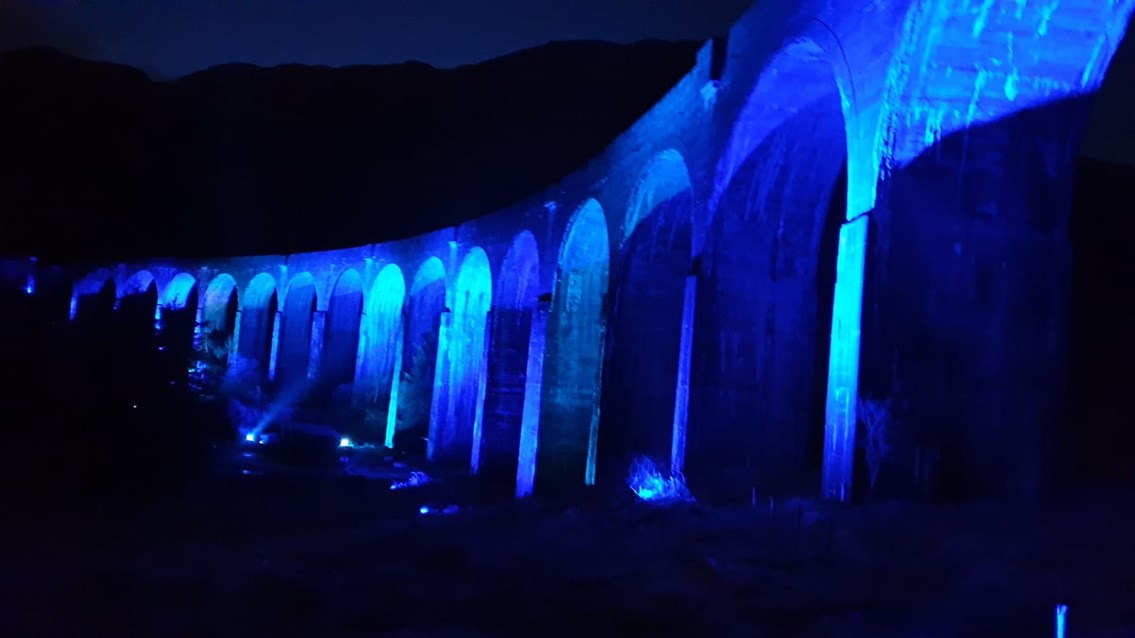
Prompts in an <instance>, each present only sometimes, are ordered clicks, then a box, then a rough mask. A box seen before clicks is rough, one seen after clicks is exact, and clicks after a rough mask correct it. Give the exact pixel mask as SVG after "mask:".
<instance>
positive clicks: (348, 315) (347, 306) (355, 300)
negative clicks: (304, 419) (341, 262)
mask: <svg viewBox="0 0 1135 638" xmlns="http://www.w3.org/2000/svg"><path fill="white" fill-rule="evenodd" d="M362 317H363V278H362V276H361V275H359V272H358V271H357V270H355V269H354V268H348V269H347V270H344V271H343V272H342V274H340V275H339V278H338V279H336V281H335V287H334V288H333V289H332V290H331V297H330V298H329V299H328V300H327V315H326V318H325V321H324V323H323V349H322V351H321V352H320V363H319V373H318V377H319V385H320V394H321V395H322V398H323V399H325V400H326V399H328V398H331V397H332V396H334V397H339V398H347V397H349V396H350V393H349V392H340V391H338V388H340V387H344V386H347V387H349V386H350V385H351V384H353V383H354V381H355V372H356V364H357V362H358V354H359V333H360V326H361V324H362Z"/></svg>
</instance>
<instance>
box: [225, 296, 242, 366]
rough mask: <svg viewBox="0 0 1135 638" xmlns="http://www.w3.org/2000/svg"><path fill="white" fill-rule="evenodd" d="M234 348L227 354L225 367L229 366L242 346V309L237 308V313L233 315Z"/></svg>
mask: <svg viewBox="0 0 1135 638" xmlns="http://www.w3.org/2000/svg"><path fill="white" fill-rule="evenodd" d="M233 317H234V318H233V339H232V342H233V347H232V349H231V350H227V351H226V352H225V365H226V366H227V365H228V364H229V359H231V358H232V356H233V355H234V354H236V352H237V350H238V349H239V344H240V324H241V321H240V319H241V308H240V307H237V309H236V313H235V314H234V315H233Z"/></svg>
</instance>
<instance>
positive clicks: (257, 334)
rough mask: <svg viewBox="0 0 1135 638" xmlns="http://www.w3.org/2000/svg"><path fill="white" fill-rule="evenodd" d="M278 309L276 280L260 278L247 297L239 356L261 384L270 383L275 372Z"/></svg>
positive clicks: (245, 296)
mask: <svg viewBox="0 0 1135 638" xmlns="http://www.w3.org/2000/svg"><path fill="white" fill-rule="evenodd" d="M276 309H277V296H276V280H275V279H273V278H272V275H269V274H268V273H260V274H259V275H256V276H255V277H253V278H252V281H250V282H249V283H248V288H246V289H245V293H244V303H243V304H242V306H241V310H240V335H239V337H238V340H239V343H238V345H237V352H238V353H239V354H240V356H241V357H242V358H243V359H244V360H245V361H246V362H247V363H248V365H249V366H253V367H254V369H255V370H256V374H257V376H258V377H259V378H260V380H261V382H263V381H266V380H267V379H268V377H269V376H270V372H271V369H272V363H273V362H272V345H273V340H274V339H273V333H274V332H275V330H274V324H275V321H276Z"/></svg>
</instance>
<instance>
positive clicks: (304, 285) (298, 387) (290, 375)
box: [276, 272, 317, 394]
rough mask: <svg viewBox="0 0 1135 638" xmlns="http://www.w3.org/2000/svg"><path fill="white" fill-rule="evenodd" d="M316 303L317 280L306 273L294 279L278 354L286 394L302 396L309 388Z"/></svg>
mask: <svg viewBox="0 0 1135 638" xmlns="http://www.w3.org/2000/svg"><path fill="white" fill-rule="evenodd" d="M316 302H317V296H316V290H315V279H314V278H313V277H312V276H311V273H306V272H304V273H300V274H298V275H296V276H295V277H293V278H292V281H291V283H289V284H288V289H287V292H286V293H285V294H284V309H283V313H282V314H283V316H282V317H281V318H280V319H281V320H280V340H279V352H278V353H277V354H276V381H277V383H278V385H279V387H280V388H281V389H282V391H283V392H284V393H289V392H295V393H297V394H300V393H302V392H303V391H304V390H305V389H306V387H307V384H308V372H309V370H310V369H311V352H312V344H311V336H312V321H313V320H314V318H315V309H316Z"/></svg>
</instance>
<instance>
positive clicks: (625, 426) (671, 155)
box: [599, 149, 694, 478]
mask: <svg viewBox="0 0 1135 638" xmlns="http://www.w3.org/2000/svg"><path fill="white" fill-rule="evenodd" d="M627 207H628V209H627V213H626V215H627V219H628V220H633V223H628V228H629V229H633V230H631V232H630V233H629V234H628V235H627V236H626V237H625V238H624V240H623V242H622V246H621V247H620V251H619V254H618V255H617V256H616V257H615V259H614V262H615V263H614V264H613V272H612V275H611V279H612V291H611V294H612V297H613V303H612V305H611V309H610V312H611V316H610V317H609V319H608V325H609V330H608V333H607V339H606V343H605V346H606V362H605V364H604V366H603V399H602V417H601V432H602V434H601V436H600V437H599V457H600V463H602V464H603V466H604V467H605V468H606V467H608V466H609V467H610V472H611V473H613V474H614V475H615V476H618V477H620V478H621V475H622V472H624V471H625V470H626V467H627V464H628V463H629V461H630V460H631V457H633V456H637V455H645V456H647V457H649V458H651V459H652V460H653V461H654V462H655V463H657V464H659V465H660V466H662V467H666V466H670V465H672V466H674V468H675V469H677V470H679V471H680V470H681V463H682V461H681V458H679V457H681V456H682V454H681V451H682V450H684V449H685V441H684V438H685V429H686V428H685V420H684V417H685V415H686V410H685V406H684V405H683V406H682V407H681V409H679V410H677V417H678V422H677V423H676V422H675V415H676V411H675V407H676V405H677V404H676V401H677V399H678V385H679V380H680V378H681V380H682V381H683V382H685V383H686V384H688V380H689V377H688V373H685V374H680V365H679V363H680V359H681V356H680V350H681V347H682V343H683V342H682V332H683V330H682V323H683V314H684V312H686V289H687V278H688V276H689V275H690V268H691V252H692V249H693V246H692V229H693V209H694V199H693V186H692V184H691V181H690V174H689V170H688V168H687V166H686V162H685V159H684V158H683V157H682V155H681V154H680V153H679V152H678V151H676V150H674V149H667V150H664V151H662V152H660V153H659V154H658V155H656V156H655V157H654V158H653V159H652V160H651V161H650V162H649V163H648V164H647V166H646V167H644V168H643V170H642V173H641V174H640V176H639V178H638V180H637V183H636V186H635V189H634V191H633V193H632V195H631V198H630V201H629V202H628V203H627ZM691 301H692V300H691ZM683 403H684V402H683ZM676 452H677V453H678V456H677V457H676Z"/></svg>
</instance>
